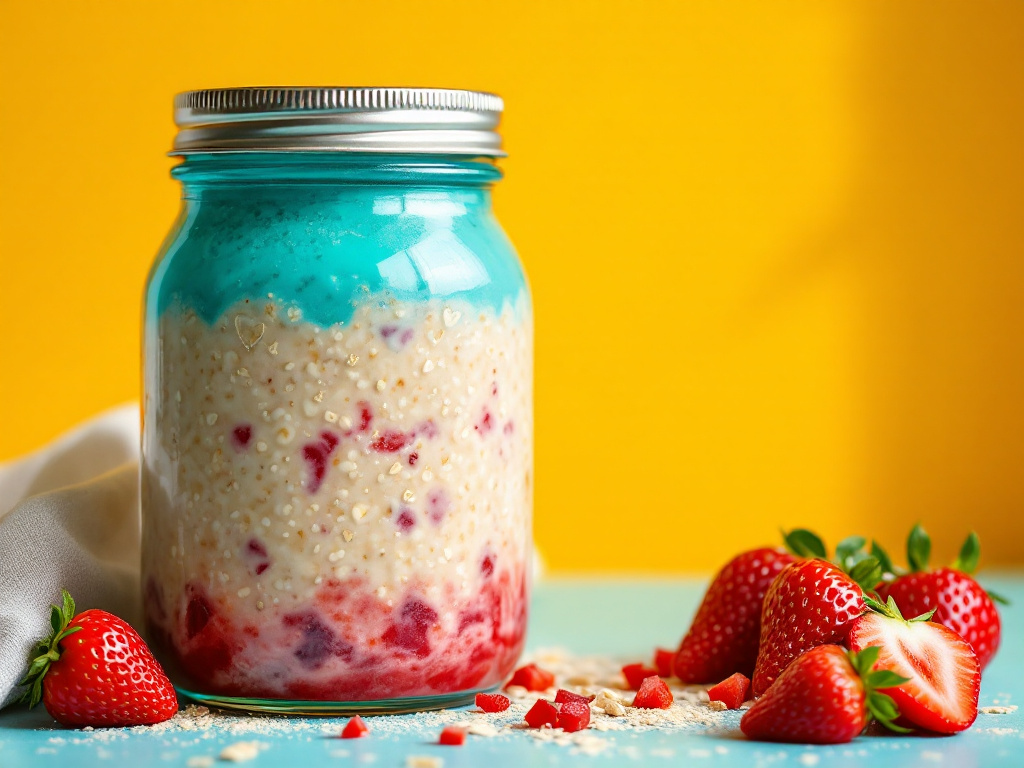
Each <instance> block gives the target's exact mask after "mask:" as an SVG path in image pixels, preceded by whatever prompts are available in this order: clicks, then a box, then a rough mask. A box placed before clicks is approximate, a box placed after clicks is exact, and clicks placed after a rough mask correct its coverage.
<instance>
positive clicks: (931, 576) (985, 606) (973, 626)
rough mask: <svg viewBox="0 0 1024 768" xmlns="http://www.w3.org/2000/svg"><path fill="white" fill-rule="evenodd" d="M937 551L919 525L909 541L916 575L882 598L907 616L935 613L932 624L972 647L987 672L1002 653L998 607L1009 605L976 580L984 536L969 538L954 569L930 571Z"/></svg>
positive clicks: (890, 586)
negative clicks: (937, 625)
mask: <svg viewBox="0 0 1024 768" xmlns="http://www.w3.org/2000/svg"><path fill="white" fill-rule="evenodd" d="M931 547H932V545H931V539H930V538H929V536H928V534H927V532H925V530H924V528H922V527H921V526H920V525H915V526H914V528H913V529H912V530H911V531H910V535H909V536H908V537H907V562H908V564H909V565H910V573H907V574H904V575H901V576H898V577H897V578H896V579H895V580H894V581H892V582H890V583H885V584H882V585H880V586H879V587H878V594H879V597H880V598H881V599H882V600H883V601H885V600H887V599H888V598H890V597H891V598H892V599H893V601H894V602H895V603H896V605H897V607H898V608H899V610H900V611H901V612H902V613H903V615H905V616H919V615H921V614H924V613H928V612H929V611H934V612H935V615H934V617H933V619H932V620H933V621H935V622H937V623H939V624H942V625H943V626H946V627H949V628H950V629H952V630H953V631H954V632H956V633H957V634H958V635H960V636H961V637H962V638H964V639H965V640H966V641H967V642H968V643H970V644H971V647H972V648H973V649H974V652H975V653H976V654H977V655H978V661H979V662H980V663H981V667H982V669H984V668H985V666H987V665H988V663H989V662H990V661H991V660H992V657H993V656H995V654H996V651H997V650H998V649H999V643H1000V640H1001V636H1002V627H1001V623H1000V620H999V611H998V610H996V605H995V603H996V601H999V602H1005V600H1003V598H1001V597H999V596H998V595H994V594H992V593H990V592H986V591H985V589H984V588H983V587H982V586H981V585H980V584H978V582H977V581H975V580H974V578H973V577H972V574H973V573H974V571H975V570H976V569H977V567H978V560H979V557H980V555H981V547H980V544H979V541H978V535H977V534H976V533H974V532H973V531H972V532H971V533H970V534H969V535H968V536H967V540H966V541H964V544H963V547H961V549H960V554H959V556H958V557H957V558H956V560H955V561H954V562H953V565H952V566H951V567H949V568H937V569H934V570H932V569H929V567H928V558H929V556H930V555H931ZM891 570H893V569H892V568H891V566H890V571H891Z"/></svg>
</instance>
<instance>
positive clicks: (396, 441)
mask: <svg viewBox="0 0 1024 768" xmlns="http://www.w3.org/2000/svg"><path fill="white" fill-rule="evenodd" d="M411 442H412V438H411V437H409V435H407V434H405V433H404V432H398V431H397V430H393V429H386V430H384V431H383V432H381V433H380V434H379V435H378V436H377V439H376V440H374V441H373V442H372V443H370V447H371V448H372V449H373V450H375V451H377V452H378V453H397V452H398V451H400V450H402V449H403V448H405V446H407V445H408V444H409V443H411Z"/></svg>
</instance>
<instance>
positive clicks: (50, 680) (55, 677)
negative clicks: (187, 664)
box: [21, 590, 178, 727]
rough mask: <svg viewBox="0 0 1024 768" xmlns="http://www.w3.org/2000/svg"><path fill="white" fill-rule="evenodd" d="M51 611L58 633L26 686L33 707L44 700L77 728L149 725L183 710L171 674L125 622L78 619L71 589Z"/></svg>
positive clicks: (92, 614)
mask: <svg viewBox="0 0 1024 768" xmlns="http://www.w3.org/2000/svg"><path fill="white" fill-rule="evenodd" d="M52 608H53V610H52V612H51V614H50V624H51V626H52V627H53V634H51V635H50V637H48V638H47V639H45V640H43V641H41V642H40V643H39V646H38V647H37V652H36V654H35V655H34V658H33V659H32V660H31V662H30V663H29V669H28V673H27V674H26V675H25V677H24V679H22V681H21V684H22V685H27V686H28V689H27V690H26V691H25V695H24V697H23V699H27V700H28V703H29V706H30V707H34V706H35V705H36V704H38V703H39V700H40V699H42V701H43V704H44V705H45V707H46V711H47V712H49V713H50V715H51V716H52V717H53V718H54V719H55V720H57V721H58V722H60V723H63V724H64V725H70V726H76V727H77V726H87V725H88V726H107V727H119V726H126V725H149V724H152V723H159V722H162V721H164V720H167V719H168V718H170V717H172V716H173V715H174V713H175V712H177V711H178V700H177V697H176V696H175V693H174V688H173V686H172V685H171V682H170V681H169V680H168V679H167V675H165V674H164V671H163V669H161V667H160V664H159V663H158V662H157V660H156V659H154V658H153V654H152V653H150V650H149V648H148V647H147V646H146V644H145V642H143V640H142V638H141V637H139V635H138V634H137V633H136V632H135V630H134V629H132V628H131V627H130V626H129V625H128V624H127V623H126V622H124V621H122V620H121V619H119V618H117V616H114V615H113V614H110V613H107V612H106V611H100V610H89V611H83V612H82V613H80V614H78V615H75V601H74V600H72V599H71V595H69V594H68V593H67V591H66V590H64V591H63V592H62V605H61V607H59V608H58V607H57V606H52ZM72 617H73V618H72Z"/></svg>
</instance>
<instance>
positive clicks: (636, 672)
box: [622, 664, 658, 691]
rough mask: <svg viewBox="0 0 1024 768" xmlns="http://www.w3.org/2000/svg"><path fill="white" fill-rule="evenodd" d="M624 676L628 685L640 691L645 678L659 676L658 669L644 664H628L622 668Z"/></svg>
mask: <svg viewBox="0 0 1024 768" xmlns="http://www.w3.org/2000/svg"><path fill="white" fill-rule="evenodd" d="M622 676H623V677H625V678H626V685H628V686H629V687H630V688H632V689H633V690H634V691H638V690H640V684H641V683H643V681H644V680H646V679H647V678H648V677H657V676H658V670H656V669H651V668H650V667H645V666H644V665H643V664H627V665H626V666H624V667H623V668H622Z"/></svg>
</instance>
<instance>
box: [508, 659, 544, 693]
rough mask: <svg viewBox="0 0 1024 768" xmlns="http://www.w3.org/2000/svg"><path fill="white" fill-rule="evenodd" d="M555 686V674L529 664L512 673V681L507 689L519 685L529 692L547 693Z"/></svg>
mask: <svg viewBox="0 0 1024 768" xmlns="http://www.w3.org/2000/svg"><path fill="white" fill-rule="evenodd" d="M554 684H555V676H554V675H553V674H551V673H550V672H547V671H545V670H543V669H541V668H540V667H538V666H537V665H536V664H527V665H526V666H523V667H520V668H519V669H517V670H516V671H515V672H513V673H512V679H511V680H509V681H508V683H507V684H506V686H505V687H506V688H508V687H509V686H511V685H519V686H522V687H523V688H525V689H526V690H528V691H546V690H547V689H548V688H550V687H551V686H553V685H554Z"/></svg>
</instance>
